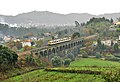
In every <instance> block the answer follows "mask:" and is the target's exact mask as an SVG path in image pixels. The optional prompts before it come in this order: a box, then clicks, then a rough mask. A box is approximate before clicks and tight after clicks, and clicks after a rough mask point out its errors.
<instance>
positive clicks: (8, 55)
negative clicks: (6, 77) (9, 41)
mask: <svg viewBox="0 0 120 82" xmlns="http://www.w3.org/2000/svg"><path fill="white" fill-rule="evenodd" d="M17 60H18V55H17V54H16V53H15V52H14V51H12V50H10V49H9V48H7V47H4V46H0V70H5V69H6V68H8V66H14V65H15V63H16V62H17Z"/></svg>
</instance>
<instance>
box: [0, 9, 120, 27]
mask: <svg viewBox="0 0 120 82" xmlns="http://www.w3.org/2000/svg"><path fill="white" fill-rule="evenodd" d="M119 16H120V13H112V14H103V15H97V16H96V15H91V14H88V13H70V14H58V13H53V12H49V11H32V12H28V13H22V14H18V15H16V16H5V15H0V22H6V23H9V24H17V25H22V26H30V25H33V26H35V25H36V26H39V25H73V24H74V21H76V20H77V21H78V22H79V23H82V22H86V21H88V20H89V19H90V18H92V17H106V18H108V19H110V18H113V19H114V20H116V18H118V17H119Z"/></svg>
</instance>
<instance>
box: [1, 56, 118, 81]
mask: <svg viewBox="0 0 120 82" xmlns="http://www.w3.org/2000/svg"><path fill="white" fill-rule="evenodd" d="M119 66H120V63H118V62H111V61H104V60H100V59H95V58H83V59H80V60H76V61H74V62H72V63H71V64H70V66H69V67H67V68H64V67H61V68H47V70H46V69H42V70H35V71H32V72H29V73H26V74H23V75H19V76H15V77H12V78H9V79H6V80H4V81H3V82H103V81H104V79H102V78H101V74H96V72H101V73H104V72H108V71H110V70H115V69H117V67H119ZM81 71H82V72H81ZM86 71H87V72H86ZM90 71H91V72H90Z"/></svg>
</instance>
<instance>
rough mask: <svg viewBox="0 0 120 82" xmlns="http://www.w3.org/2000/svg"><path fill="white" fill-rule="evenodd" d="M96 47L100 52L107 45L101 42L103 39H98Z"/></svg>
mask: <svg viewBox="0 0 120 82" xmlns="http://www.w3.org/2000/svg"><path fill="white" fill-rule="evenodd" d="M96 49H97V50H98V51H100V52H102V51H104V50H105V49H106V46H105V45H104V44H102V43H101V40H100V39H98V40H97V47H96Z"/></svg>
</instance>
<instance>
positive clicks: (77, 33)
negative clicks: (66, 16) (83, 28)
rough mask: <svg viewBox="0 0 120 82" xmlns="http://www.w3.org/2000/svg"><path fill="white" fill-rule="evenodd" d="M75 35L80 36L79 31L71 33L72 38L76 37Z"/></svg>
mask: <svg viewBox="0 0 120 82" xmlns="http://www.w3.org/2000/svg"><path fill="white" fill-rule="evenodd" d="M76 37H80V33H79V32H75V33H74V34H73V35H72V38H73V39H74V38H76Z"/></svg>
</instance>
